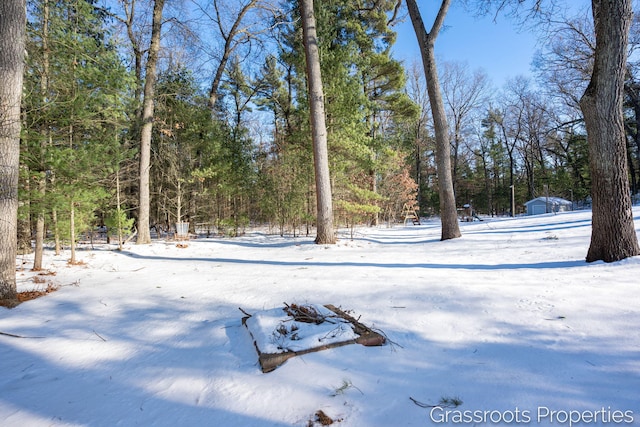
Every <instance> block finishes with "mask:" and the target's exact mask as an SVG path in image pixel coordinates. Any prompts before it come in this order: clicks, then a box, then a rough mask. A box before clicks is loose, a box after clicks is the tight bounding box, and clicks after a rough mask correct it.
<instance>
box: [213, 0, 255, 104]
mask: <svg viewBox="0 0 640 427" xmlns="http://www.w3.org/2000/svg"><path fill="white" fill-rule="evenodd" d="M257 4H258V0H250V1H249V2H248V3H247V4H245V5H244V6H243V7H242V9H240V11H239V12H238V15H237V16H236V19H235V21H233V25H232V26H231V29H230V30H229V32H226V31H225V30H224V28H223V25H222V22H223V18H222V16H221V15H220V9H219V8H218V0H214V1H213V6H214V9H215V11H216V22H217V23H218V29H219V31H220V36H221V37H222V38H223V40H224V48H223V50H222V57H221V58H220V63H219V64H218V68H216V73H215V75H214V77H213V81H212V82H211V89H209V108H211V109H212V110H213V109H214V108H215V105H216V102H217V101H218V89H219V87H220V83H221V82H222V76H223V74H224V70H225V69H226V68H227V63H228V62H229V59H230V58H231V54H232V53H233V51H234V50H235V49H236V47H238V45H239V43H240V42H239V41H237V40H235V38H236V37H237V36H238V35H239V34H241V33H243V32H245V31H246V30H247V29H246V28H242V27H240V24H241V23H242V20H243V19H244V17H245V15H246V14H247V13H248V12H249V11H250V10H251V9H253V8H254V7H256V5H257Z"/></svg>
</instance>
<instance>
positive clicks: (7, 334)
mask: <svg viewBox="0 0 640 427" xmlns="http://www.w3.org/2000/svg"><path fill="white" fill-rule="evenodd" d="M0 335H4V336H6V337H12V338H45V337H25V336H24V335H16V334H10V333H7V332H1V331H0Z"/></svg>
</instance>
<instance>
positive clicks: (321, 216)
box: [300, 0, 336, 244]
mask: <svg viewBox="0 0 640 427" xmlns="http://www.w3.org/2000/svg"><path fill="white" fill-rule="evenodd" d="M300 16H301V18H302V32H303V41H304V51H305V58H306V60H307V80H308V82H309V109H310V121H311V136H312V139H313V158H314V162H313V163H314V166H315V175H316V198H317V204H318V206H317V222H318V229H317V235H316V243H318V244H331V243H335V242H336V238H335V233H334V230H333V205H332V201H331V180H330V176H329V153H328V148H327V126H326V123H325V113H324V95H323V89H322V75H321V73H320V54H319V52H318V39H317V36H316V18H315V15H314V13H313V0H300Z"/></svg>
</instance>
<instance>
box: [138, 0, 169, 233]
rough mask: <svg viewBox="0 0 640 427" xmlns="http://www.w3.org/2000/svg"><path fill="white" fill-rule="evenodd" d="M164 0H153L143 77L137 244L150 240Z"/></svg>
mask: <svg viewBox="0 0 640 427" xmlns="http://www.w3.org/2000/svg"><path fill="white" fill-rule="evenodd" d="M163 8H164V0H155V3H154V5H153V24H152V27H151V45H150V46H149V56H148V59H147V69H146V75H145V81H144V101H143V107H142V131H141V135H140V188H139V190H138V191H139V192H140V193H139V206H138V238H137V240H136V243H137V244H146V243H151V233H150V231H149V225H150V224H149V211H150V205H151V197H150V190H149V171H150V169H151V132H152V130H153V98H154V94H155V90H154V89H155V84H156V64H157V62H158V52H159V51H160V31H161V28H162V9H163Z"/></svg>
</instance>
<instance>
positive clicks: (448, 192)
mask: <svg viewBox="0 0 640 427" xmlns="http://www.w3.org/2000/svg"><path fill="white" fill-rule="evenodd" d="M450 3H451V0H442V3H441V5H440V9H439V11H438V15H437V16H436V19H435V21H434V23H433V26H432V28H431V31H430V32H427V30H426V28H425V26H424V22H423V21H422V17H421V15H420V10H419V9H418V6H417V4H416V1H415V0H407V7H408V9H409V16H410V17H411V23H412V24H413V29H414V31H415V33H416V37H417V39H418V44H419V45H420V52H421V54H422V65H423V67H424V74H425V78H426V80H427V91H428V93H429V103H430V104H431V114H432V116H433V125H434V129H435V134H436V168H437V171H436V173H437V176H438V192H439V196H440V221H441V223H442V231H441V237H440V239H441V240H448V239H455V238H457V237H460V236H461V234H460V227H459V225H458V212H457V210H456V198H455V193H454V190H453V178H452V174H451V143H450V141H449V125H448V123H447V115H446V112H445V108H444V102H443V100H442V90H441V89H440V81H439V79H438V70H437V67H436V57H435V52H434V45H435V41H436V38H437V36H438V33H439V32H440V29H441V28H442V23H443V22H444V17H445V15H446V14H447V10H448V9H449V5H450Z"/></svg>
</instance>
